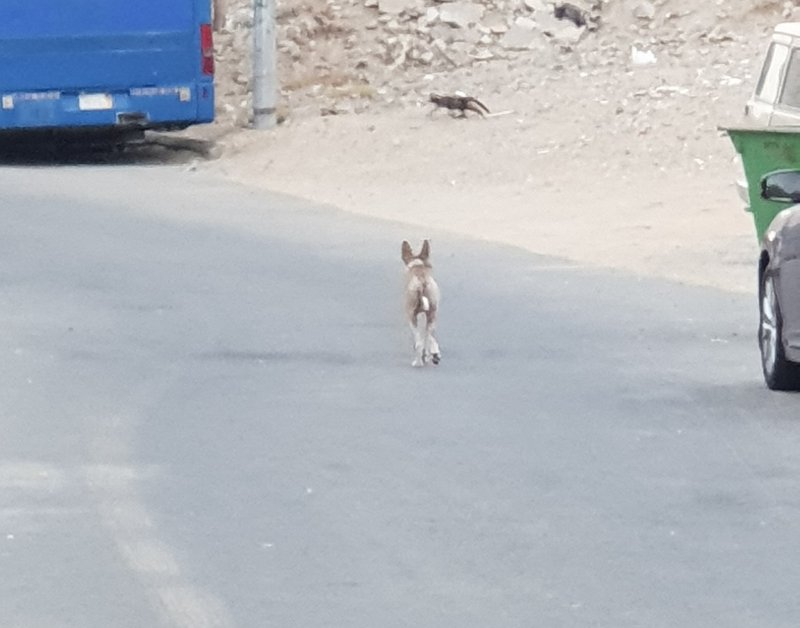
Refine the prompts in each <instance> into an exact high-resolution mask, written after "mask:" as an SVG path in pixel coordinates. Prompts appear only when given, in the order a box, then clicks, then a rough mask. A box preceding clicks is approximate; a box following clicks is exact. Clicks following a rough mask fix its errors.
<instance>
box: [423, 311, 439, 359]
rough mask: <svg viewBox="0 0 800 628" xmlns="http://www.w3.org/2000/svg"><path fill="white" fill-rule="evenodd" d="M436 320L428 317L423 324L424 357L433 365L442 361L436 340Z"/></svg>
mask: <svg viewBox="0 0 800 628" xmlns="http://www.w3.org/2000/svg"><path fill="white" fill-rule="evenodd" d="M435 331H436V318H435V317H434V316H429V317H428V320H427V322H426V324H425V353H426V357H428V358H430V360H431V361H432V362H433V363H434V364H439V360H441V359H442V354H441V351H440V350H439V342H438V341H437V340H436V335H435V333H434V332H435Z"/></svg>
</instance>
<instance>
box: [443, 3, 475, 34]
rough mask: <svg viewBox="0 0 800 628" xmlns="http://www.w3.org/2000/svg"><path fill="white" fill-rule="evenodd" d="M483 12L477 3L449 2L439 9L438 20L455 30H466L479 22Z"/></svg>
mask: <svg viewBox="0 0 800 628" xmlns="http://www.w3.org/2000/svg"><path fill="white" fill-rule="evenodd" d="M484 11H485V9H484V7H483V5H482V4H478V3H477V2H449V3H447V4H444V5H442V7H441V8H440V9H439V19H440V20H441V21H442V22H444V23H445V24H450V25H451V26H455V27H457V28H468V27H469V26H472V25H475V24H477V23H479V22H480V21H481V18H483V14H484Z"/></svg>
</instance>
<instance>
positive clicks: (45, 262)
mask: <svg viewBox="0 0 800 628" xmlns="http://www.w3.org/2000/svg"><path fill="white" fill-rule="evenodd" d="M0 189H1V190H2V193H0V196H1V198H2V203H0V215H1V218H0V220H1V221H2V225H3V227H2V230H0V321H2V330H3V332H2V334H0V353H1V354H2V360H0V433H2V438H0V573H1V574H2V578H0V609H2V611H0V617H2V619H0V624H1V625H2V626H10V627H13V628H51V627H62V626H70V627H77V628H95V627H97V628H107V627H111V626H113V627H115V628H127V627H131V628H134V627H135V628H150V627H167V626H171V627H172V626H174V627H179V628H205V627H214V628H216V627H219V628H234V627H236V628H260V627H272V626H274V627H281V628H284V627H286V628H322V627H332V628H339V627H341V628H375V627H377V626H380V627H381V628H394V627H414V628H420V627H424V628H450V627H454V626H458V627H459V628H471V627H475V628H485V627H487V626H492V627H495V626H496V627H503V628H505V627H509V628H512V627H514V628H515V627H520V628H522V627H525V628H529V627H534V626H535V627H539V626H544V627H562V626H563V627H573V626H574V627H585V626H600V627H610V628H611V627H613V628H620V627H629V626H630V627H647V628H656V627H662V626H663V627H678V626H679V627H701V626H702V627H715V628H717V627H720V626H725V627H726V628H732V627H750V626H753V627H783V626H786V627H787V628H788V627H792V628H794V627H795V626H796V625H797V621H798V617H799V616H800V598H798V596H797V591H796V583H797V581H798V575H800V573H799V572H800V567H798V565H799V564H800V549H798V545H797V539H798V537H800V413H799V412H798V410H797V408H798V405H800V397H797V396H794V395H782V394H774V393H769V392H767V391H766V390H765V389H764V387H763V385H762V383H761V378H760V373H759V370H758V358H757V353H756V344H755V339H754V328H755V322H756V308H755V300H754V299H751V298H747V297H742V296H731V295H728V294H724V293H719V292H714V291H711V290H700V289H696V288H690V287H685V286H678V285H672V284H668V283H663V282H658V281H652V280H647V279H639V278H635V277H633V276H627V275H624V274H620V273H609V272H600V271H596V270H592V269H587V268H580V267H576V266H570V265H567V264H564V263H562V262H560V261H559V260H553V259H547V258H540V257H536V256H532V255H528V254H525V253H522V252H520V251H516V250H512V249H505V248H500V247H496V246H491V245H488V244H482V243H478V242H466V241H462V240H458V239H453V238H451V237H448V236H447V235H446V234H428V233H424V232H422V231H420V230H418V229H413V228H406V227H403V226H402V225H395V224H386V223H379V222H372V221H368V220H364V219H358V218H354V217H350V216H347V215H345V214H341V213H337V212H335V211H332V210H328V209H320V208H315V207H312V206H309V205H305V204H302V203H300V202H297V201H292V200H289V199H285V198H280V197H269V196H265V195H263V194H258V195H257V194H255V193H252V192H243V191H237V190H236V189H233V188H226V187H225V186H224V185H223V184H219V183H214V182H209V181H206V180H205V177H204V175H202V174H201V173H198V172H189V171H185V170H184V169H182V168H175V169H162V168H149V167H118V168H103V167H80V168H78V167H76V168H5V169H2V170H0ZM423 235H425V236H427V235H433V255H434V263H435V265H436V274H437V277H438V280H439V283H440V284H441V286H442V289H443V292H444V302H443V314H442V321H441V327H440V341H441V344H442V349H443V363H442V365H440V366H439V367H438V368H429V369H425V370H414V369H411V368H410V360H411V357H412V356H411V347H410V340H409V338H408V334H407V330H406V329H405V328H404V326H403V323H402V320H401V315H400V285H401V279H400V276H401V263H400V260H399V251H400V248H399V243H400V240H401V239H402V238H409V239H412V240H414V241H418V240H419V239H421V237H422V236H423ZM598 237H602V234H598Z"/></svg>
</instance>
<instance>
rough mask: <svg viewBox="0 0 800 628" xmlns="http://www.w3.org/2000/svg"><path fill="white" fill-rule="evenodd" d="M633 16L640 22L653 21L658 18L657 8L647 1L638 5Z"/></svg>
mask: <svg viewBox="0 0 800 628" xmlns="http://www.w3.org/2000/svg"><path fill="white" fill-rule="evenodd" d="M633 16H634V17H635V18H637V19H640V20H652V19H654V18H655V17H656V7H655V5H654V4H653V3H652V2H650V1H649V0H645V1H644V2H641V3H639V4H638V5H636V8H635V9H634V10H633Z"/></svg>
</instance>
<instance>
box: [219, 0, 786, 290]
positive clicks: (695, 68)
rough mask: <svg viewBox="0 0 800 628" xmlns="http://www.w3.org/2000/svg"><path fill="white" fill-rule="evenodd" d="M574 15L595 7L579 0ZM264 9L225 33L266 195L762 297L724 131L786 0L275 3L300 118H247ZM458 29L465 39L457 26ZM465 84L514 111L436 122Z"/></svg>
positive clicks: (233, 135)
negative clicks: (253, 31) (435, 101)
mask: <svg viewBox="0 0 800 628" xmlns="http://www.w3.org/2000/svg"><path fill="white" fill-rule="evenodd" d="M574 4H581V3H579V2H575V3H574ZM249 6H250V3H249V2H246V1H240V0H235V1H233V2H232V10H231V12H230V13H229V15H228V20H227V24H226V28H225V30H224V31H223V32H221V33H219V34H218V37H217V45H218V49H219V75H218V88H219V95H220V99H219V121H218V123H217V127H216V128H217V131H218V132H225V133H226V135H225V137H224V139H223V140H222V143H223V145H224V147H225V157H224V158H223V159H222V160H220V161H219V162H217V163H215V164H214V165H211V166H208V167H213V168H216V169H219V170H222V171H223V172H225V173H227V174H228V175H229V176H231V177H233V178H235V179H238V180H241V181H243V182H246V183H248V184H252V185H261V186H265V187H268V188H271V189H276V190H279V191H284V192H287V193H290V194H298V195H303V196H307V197H310V198H313V199H316V200H319V201H323V202H329V203H333V204H335V205H337V206H340V207H342V208H344V209H347V210H350V211H356V212H363V213H367V214H370V215H378V216H382V217H386V218H391V219H398V220H402V221H405V222H409V223H412V224H414V225H417V227H416V228H413V229H410V231H412V233H409V237H410V238H414V237H417V236H420V237H421V236H422V235H426V234H427V233H428V232H429V231H430V230H432V229H445V230H447V231H451V232H455V233H459V234H464V235H470V236H474V237H479V238H486V239H491V240H497V241H503V242H507V243H511V244H514V245H518V246H522V247H524V248H527V249H529V250H532V251H536V252H542V253H548V254H553V255H558V256H561V257H564V258H567V259H571V260H574V261H577V262H579V263H585V264H593V265H598V264H599V265H602V266H607V267H614V268H625V269H626V270H631V269H632V270H633V271H634V272H637V273H642V274H650V275H652V274H655V275H659V276H665V277H670V278H672V279H677V280H680V281H687V282H692V283H700V284H706V285H713V286H718V287H723V288H726V289H731V290H743V291H752V289H753V285H752V284H753V277H752V274H753V268H752V264H753V259H754V255H755V246H756V243H755V239H754V236H753V230H752V227H751V222H750V219H749V217H748V216H747V215H746V214H744V213H743V212H741V203H740V202H739V201H738V199H737V198H736V196H735V193H734V190H733V186H732V180H733V177H734V176H735V174H736V168H735V167H734V165H733V164H732V158H733V151H732V149H731V147H730V144H729V142H728V141H727V139H725V138H722V137H720V134H719V133H718V131H717V126H718V125H720V124H725V123H727V122H732V121H735V120H737V119H738V117H739V115H740V112H741V110H742V107H743V104H744V100H745V99H746V97H747V94H748V92H749V91H750V90H751V89H752V83H753V81H754V74H755V73H756V72H757V71H758V66H759V64H760V57H761V54H762V51H763V49H764V46H765V34H766V33H767V32H768V30H769V29H770V28H771V27H772V25H774V24H775V23H776V22H779V21H783V20H785V19H792V18H794V17H796V18H797V19H800V11H798V10H797V9H796V8H795V7H794V6H793V4H792V3H791V2H788V3H786V2H782V1H781V2H778V1H774V0H773V1H771V0H714V1H710V2H696V0H661V1H660V2H659V1H653V2H651V1H648V0H638V1H627V0H605V1H603V2H597V1H588V2H586V3H583V4H581V8H582V9H584V10H585V14H584V15H585V17H586V25H585V26H582V27H577V26H575V25H573V24H572V23H571V22H567V21H564V20H557V19H555V17H554V16H553V5H552V3H550V2H548V1H546V0H490V1H487V2H483V3H478V2H469V1H466V0H464V1H462V0H458V1H456V2H448V3H434V2H431V1H430V0H360V1H358V2H350V1H348V0H340V1H333V0H332V1H331V2H324V1H322V0H297V1H284V2H282V3H279V11H278V13H279V20H280V28H279V48H280V73H281V82H282V85H283V91H282V94H281V115H282V117H283V118H285V122H284V124H282V125H281V126H280V127H279V128H278V129H276V130H275V131H272V132H269V133H267V134H263V133H254V132H246V131H238V129H244V128H246V127H247V125H248V123H249V107H250V104H249V97H248V91H249V78H248V77H249V63H250V60H249V56H248V47H249V39H248V38H249V28H250V9H249ZM453 24H457V26H453ZM456 90H461V91H463V92H465V93H468V94H471V95H474V96H476V97H478V98H480V99H481V100H482V101H483V102H485V103H486V104H487V105H488V106H489V108H490V109H491V110H492V111H493V112H495V113H500V114H502V115H499V116H496V117H490V118H488V119H486V120H482V119H480V118H469V119H466V120H460V119H453V118H451V117H449V116H448V115H447V114H446V113H442V112H437V113H435V114H434V115H430V114H429V110H430V107H429V105H428V103H427V98H428V94H429V93H430V92H434V91H435V92H454V91H456Z"/></svg>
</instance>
